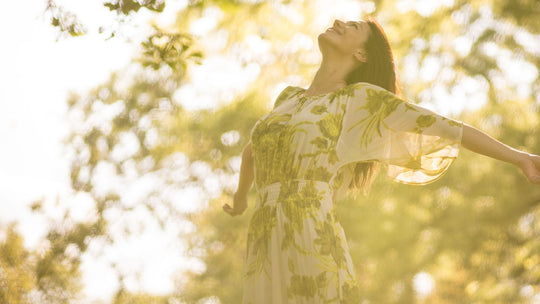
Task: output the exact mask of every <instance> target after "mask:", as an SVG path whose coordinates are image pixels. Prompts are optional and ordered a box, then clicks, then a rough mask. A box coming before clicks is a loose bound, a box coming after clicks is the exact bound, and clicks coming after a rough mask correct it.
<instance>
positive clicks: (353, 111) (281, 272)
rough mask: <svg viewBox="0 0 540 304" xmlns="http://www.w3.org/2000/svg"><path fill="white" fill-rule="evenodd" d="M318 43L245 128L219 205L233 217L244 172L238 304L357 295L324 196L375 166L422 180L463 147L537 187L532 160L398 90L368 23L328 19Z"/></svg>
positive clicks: (538, 173) (386, 52) (399, 177)
mask: <svg viewBox="0 0 540 304" xmlns="http://www.w3.org/2000/svg"><path fill="white" fill-rule="evenodd" d="M318 42H319V49H320V51H321V53H322V63H321V66H320V68H319V70H318V71H317V73H316V75H315V77H314V79H313V82H312V83H311V85H310V87H309V88H308V89H307V90H306V89H302V88H299V87H294V86H289V87H287V88H285V89H284V90H283V92H282V93H281V94H280V95H279V96H278V98H277V99H276V102H275V104H274V108H273V110H272V111H271V112H270V113H268V114H267V115H265V116H263V117H262V118H261V119H260V120H259V121H258V122H257V123H256V124H255V126H254V128H253V129H252V131H251V137H250V139H251V140H250V142H249V143H248V145H247V146H246V147H245V149H244V151H243V153H242V165H241V172H240V181H239V186H238V190H237V191H236V193H235V195H234V206H233V207H230V206H229V205H228V204H226V205H224V206H223V209H224V211H226V212H227V213H229V214H230V215H232V216H235V215H239V214H242V213H243V212H244V210H245V209H246V207H247V192H248V190H249V189H250V187H251V184H252V182H253V180H255V186H256V189H257V203H256V206H255V211H254V214H253V217H252V218H251V220H250V224H249V228H248V237H247V250H246V256H245V266H244V279H245V282H244V283H245V285H244V298H243V303H244V304H249V303H253V304H261V303H358V302H359V301H360V296H359V294H358V292H359V288H358V285H357V277H356V275H355V273H354V268H353V263H352V260H351V257H350V255H349V249H348V246H347V241H346V239H345V234H344V232H343V229H342V227H341V225H340V224H339V223H338V222H336V220H335V213H334V210H335V209H334V202H336V201H337V200H339V199H340V198H342V197H343V195H344V194H345V193H346V191H347V190H348V189H361V190H363V191H364V193H367V192H368V190H369V187H370V186H371V182H372V181H373V178H374V177H375V174H376V173H377V172H378V169H379V165H383V166H385V167H386V171H387V175H388V176H389V177H390V178H391V179H393V180H394V181H397V182H401V183H406V184H420V185H422V184H426V183H429V182H432V181H434V180H436V179H438V178H440V177H441V176H442V175H443V174H444V173H445V172H446V170H447V169H448V168H449V166H450V165H451V164H452V162H453V161H454V160H455V159H456V157H457V155H458V151H459V147H460V146H463V147H465V148H467V149H469V150H471V151H473V152H477V153H481V154H483V155H486V156H489V157H492V158H495V159H498V160H501V161H505V162H509V163H511V164H515V165H516V166H518V167H519V168H520V169H521V170H522V171H523V173H524V174H525V176H526V177H527V179H528V180H529V182H531V183H535V184H540V156H537V155H533V154H528V153H525V152H521V151H518V150H516V149H513V148H511V147H509V146H507V145H505V144H503V143H501V142H499V141H497V140H495V139H493V138H492V137H490V136H489V135H487V134H485V133H483V132H482V131H480V130H478V129H476V128H474V127H471V126H469V125H467V124H465V123H463V122H460V121H457V120H453V119H450V118H447V117H444V116H442V115H440V114H437V113H435V112H433V111H430V110H428V109H425V108H422V107H420V106H418V105H416V104H412V103H409V102H407V101H405V100H404V99H402V98H400V97H399V94H400V92H399V84H398V80H397V77H396V72H395V65H394V61H393V57H392V51H391V49H390V45H389V43H388V40H387V38H386V35H385V33H384V32H383V30H382V28H381V27H380V26H379V25H378V23H377V22H376V21H375V20H374V19H371V18H368V19H367V20H366V21H359V22H356V21H350V22H346V23H345V22H341V21H339V20H336V21H335V22H334V25H333V27H331V28H329V29H328V30H326V31H325V32H324V33H322V34H320V35H319V37H318ZM255 173H256V174H255Z"/></svg>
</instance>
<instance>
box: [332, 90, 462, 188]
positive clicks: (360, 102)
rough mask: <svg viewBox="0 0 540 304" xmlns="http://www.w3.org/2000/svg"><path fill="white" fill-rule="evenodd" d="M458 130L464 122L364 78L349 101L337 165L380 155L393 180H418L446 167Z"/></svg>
mask: <svg viewBox="0 0 540 304" xmlns="http://www.w3.org/2000/svg"><path fill="white" fill-rule="evenodd" d="M462 135H463V122H461V121H458V120H454V119H451V118H448V117H445V116H443V115H440V114H438V113H436V112H433V111H431V110H429V109H426V108H423V107H421V106H418V105H416V104H413V103H410V102H408V101H406V100H404V99H402V98H400V97H398V96H396V95H394V94H392V93H391V92H389V91H387V90H384V89H383V88H380V87H378V86H375V85H371V84H367V83H363V84H361V85H360V84H359V85H358V86H356V87H355V88H354V90H353V93H352V94H351V96H350V97H349V100H348V101H347V104H346V107H345V113H344V115H343V122H342V129H341V133H340V137H339V140H338V143H337V145H336V150H337V151H336V152H337V153H338V158H339V159H340V165H345V164H348V163H351V162H359V161H379V162H381V163H382V164H383V166H386V167H387V175H388V176H389V177H390V178H392V179H393V180H394V181H397V182H400V183H405V184H418V185H422V184H427V183H430V182H433V181H435V180H437V179H438V178H440V177H441V176H442V175H443V174H444V173H445V172H446V170H447V169H448V168H449V167H450V165H451V164H452V163H453V161H454V160H455V159H456V158H457V156H458V153H459V148H460V145H461V138H462Z"/></svg>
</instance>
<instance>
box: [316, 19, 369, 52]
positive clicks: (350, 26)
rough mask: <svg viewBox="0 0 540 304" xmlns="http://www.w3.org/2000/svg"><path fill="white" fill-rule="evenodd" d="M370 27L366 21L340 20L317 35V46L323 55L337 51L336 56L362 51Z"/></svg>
mask: <svg viewBox="0 0 540 304" xmlns="http://www.w3.org/2000/svg"><path fill="white" fill-rule="evenodd" d="M370 34H371V29H370V27H369V25H368V24H367V22H365V21H363V20H360V21H347V22H343V21H340V20H336V21H334V25H333V26H332V27H330V28H328V29H327V30H326V31H325V32H324V33H321V34H320V35H319V48H320V50H321V53H323V55H329V54H331V53H337V54H336V55H338V56H343V55H345V56H349V55H353V54H355V53H358V52H365V51H364V44H365V43H366V41H367V39H368V38H369V35H370Z"/></svg>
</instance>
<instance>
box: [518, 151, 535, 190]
mask: <svg viewBox="0 0 540 304" xmlns="http://www.w3.org/2000/svg"><path fill="white" fill-rule="evenodd" d="M517 166H518V167H519V168H520V169H521V171H523V174H525V176H526V177H527V180H529V182H530V183H533V184H540V156H538V155H535V154H526V155H525V156H524V157H523V158H521V159H520V161H519V162H518V163H517Z"/></svg>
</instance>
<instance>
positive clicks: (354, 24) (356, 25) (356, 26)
mask: <svg viewBox="0 0 540 304" xmlns="http://www.w3.org/2000/svg"><path fill="white" fill-rule="evenodd" d="M349 25H352V26H354V27H355V28H356V29H358V24H356V23H349Z"/></svg>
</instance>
